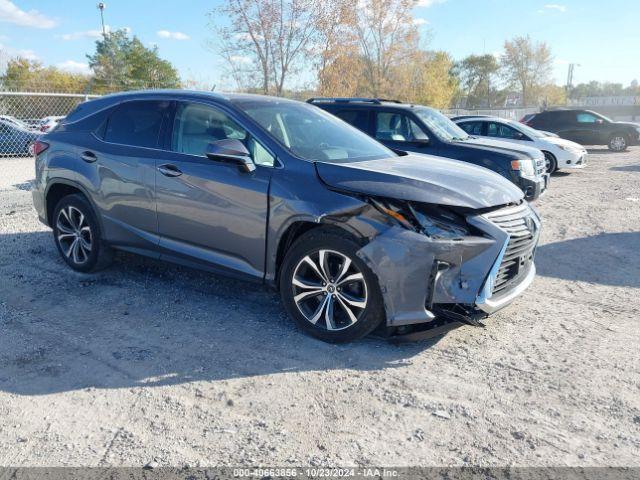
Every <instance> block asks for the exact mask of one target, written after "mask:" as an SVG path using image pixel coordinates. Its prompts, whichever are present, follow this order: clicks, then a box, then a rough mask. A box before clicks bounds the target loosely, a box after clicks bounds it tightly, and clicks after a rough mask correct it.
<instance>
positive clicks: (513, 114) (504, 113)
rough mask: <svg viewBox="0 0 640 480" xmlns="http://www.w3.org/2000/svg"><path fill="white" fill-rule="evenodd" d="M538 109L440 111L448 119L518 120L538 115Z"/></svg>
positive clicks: (460, 109) (462, 109)
mask: <svg viewBox="0 0 640 480" xmlns="http://www.w3.org/2000/svg"><path fill="white" fill-rule="evenodd" d="M539 111H540V109H539V108H538V107H525V108H490V109H477V110H466V109H464V108H452V109H448V110H447V109H445V110H443V111H442V113H444V114H445V115H447V116H449V117H456V116H459V115H487V116H490V117H499V118H505V119H507V120H520V119H521V118H522V117H524V116H525V115H528V114H530V113H538V112H539Z"/></svg>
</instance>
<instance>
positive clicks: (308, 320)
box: [280, 231, 384, 343]
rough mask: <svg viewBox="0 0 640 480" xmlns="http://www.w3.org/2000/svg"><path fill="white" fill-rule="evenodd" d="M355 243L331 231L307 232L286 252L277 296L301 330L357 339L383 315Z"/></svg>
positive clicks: (379, 297)
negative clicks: (279, 295)
mask: <svg viewBox="0 0 640 480" xmlns="http://www.w3.org/2000/svg"><path fill="white" fill-rule="evenodd" d="M359 248H360V246H359V245H358V244H357V243H356V242H355V241H353V240H352V239H350V238H349V237H348V236H343V235H341V234H339V233H334V232H326V231H319V232H313V231H312V232H309V233H308V234H305V235H303V236H302V237H300V238H299V239H298V240H297V241H296V242H295V243H294V244H293V246H292V247H291V248H290V250H289V251H288V252H287V254H286V256H285V259H284V262H283V265H282V269H281V272H280V294H281V296H282V301H283V303H284V306H285V308H286V310H287V313H289V315H290V316H291V317H293V319H294V320H295V321H296V323H297V324H298V325H299V326H300V328H302V329H303V330H304V331H306V332H308V333H310V334H311V335H313V336H315V337H317V338H319V339H321V340H324V341H326V342H332V343H343V342H350V341H353V340H356V339H358V338H361V337H364V336H365V335H368V334H369V333H371V332H372V331H373V330H374V329H375V328H376V327H377V326H378V325H379V324H380V322H382V321H383V319H384V305H383V301H382V294H381V293H380V287H379V285H378V281H377V278H376V276H375V275H374V274H373V272H372V271H371V270H370V269H369V267H367V265H366V264H365V263H364V262H363V261H362V260H361V259H360V258H359V257H358V255H357V251H358V250H359Z"/></svg>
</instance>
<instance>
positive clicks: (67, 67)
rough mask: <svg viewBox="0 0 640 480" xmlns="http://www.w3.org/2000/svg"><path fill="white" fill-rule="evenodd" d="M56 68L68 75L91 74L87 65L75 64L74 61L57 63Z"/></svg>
mask: <svg viewBox="0 0 640 480" xmlns="http://www.w3.org/2000/svg"><path fill="white" fill-rule="evenodd" d="M56 67H57V68H59V69H60V70H64V71H65V72H69V73H81V74H83V75H89V74H90V73H91V68H89V64H88V63H83V62H76V61H75V60H67V61H66V62H62V63H58V64H56Z"/></svg>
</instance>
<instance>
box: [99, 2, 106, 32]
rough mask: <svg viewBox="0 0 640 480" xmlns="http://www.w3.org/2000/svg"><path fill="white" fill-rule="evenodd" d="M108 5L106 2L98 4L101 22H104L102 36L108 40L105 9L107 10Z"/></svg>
mask: <svg viewBox="0 0 640 480" xmlns="http://www.w3.org/2000/svg"><path fill="white" fill-rule="evenodd" d="M105 7H106V5H105V4H104V2H100V3H99V4H98V10H100V21H101V22H102V36H103V37H105V38H106V36H107V30H106V29H105V27H104V9H105Z"/></svg>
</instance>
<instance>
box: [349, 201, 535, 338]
mask: <svg viewBox="0 0 640 480" xmlns="http://www.w3.org/2000/svg"><path fill="white" fill-rule="evenodd" d="M467 222H468V223H469V224H470V225H471V226H472V227H474V230H475V232H476V234H474V235H470V236H467V237H464V238H463V239H461V240H442V239H440V240H438V239H432V238H429V237H427V236H426V235H423V234H421V233H417V232H414V231H410V230H407V229H404V228H402V227H400V226H397V227H391V228H389V229H388V230H387V231H386V232H384V233H382V234H381V235H379V236H377V237H376V238H375V239H373V240H372V241H371V242H369V243H368V244H367V245H366V246H364V247H363V248H362V249H361V250H360V251H359V252H358V255H359V256H360V258H362V259H363V260H364V261H365V262H366V263H367V264H368V265H369V267H370V268H371V269H372V270H373V272H374V273H375V274H376V275H377V277H378V280H379V283H380V288H381V291H382V295H383V298H384V303H385V310H386V314H387V326H389V327H399V326H405V325H414V324H420V323H427V322H433V321H434V320H435V319H436V317H437V316H438V315H439V312H447V311H452V312H453V311H454V310H455V311H456V312H458V313H459V312H464V314H468V315H469V316H470V317H471V316H476V315H478V314H481V315H483V316H486V315H488V314H491V313H494V312H496V311H498V310H500V309H502V308H504V307H506V306H507V305H509V304H510V303H511V302H512V301H513V300H514V299H515V298H517V297H518V296H519V295H521V294H522V292H524V290H525V289H526V288H527V287H528V286H529V285H530V284H531V282H532V281H533V279H534V277H535V266H534V263H533V257H534V254H535V248H536V245H537V242H538V238H539V232H540V219H539V217H538V216H537V214H536V213H535V211H534V210H533V209H532V208H531V207H530V206H529V205H528V203H527V202H523V203H522V204H521V205H519V206H516V207H509V208H505V209H498V210H494V211H492V212H489V213H484V214H481V215H471V216H468V217H467ZM458 313H456V314H458Z"/></svg>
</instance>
